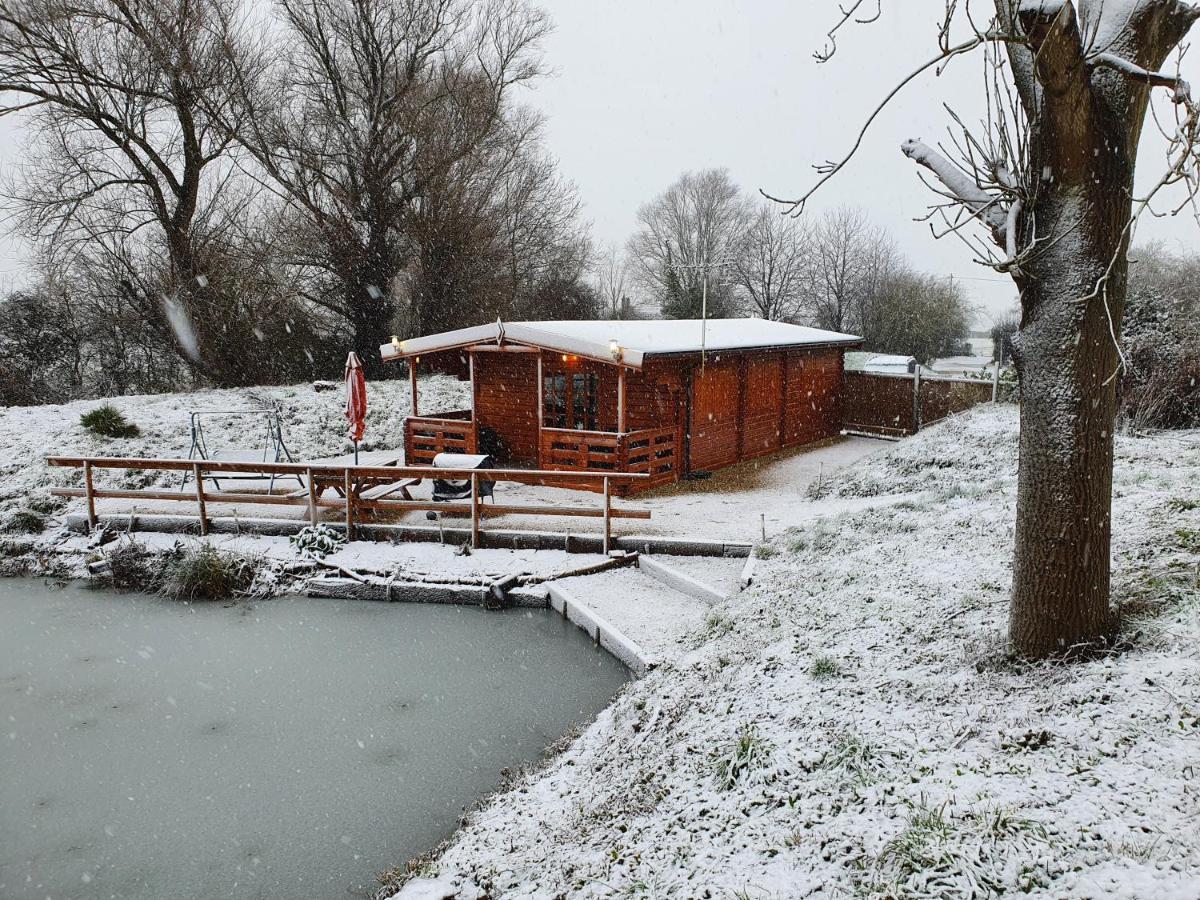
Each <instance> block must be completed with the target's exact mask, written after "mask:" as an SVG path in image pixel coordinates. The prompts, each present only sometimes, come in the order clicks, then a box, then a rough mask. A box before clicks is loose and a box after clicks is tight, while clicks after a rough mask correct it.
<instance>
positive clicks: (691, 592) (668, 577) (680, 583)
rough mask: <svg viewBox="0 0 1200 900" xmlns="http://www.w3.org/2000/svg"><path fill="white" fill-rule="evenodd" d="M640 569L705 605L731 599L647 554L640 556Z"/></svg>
mask: <svg viewBox="0 0 1200 900" xmlns="http://www.w3.org/2000/svg"><path fill="white" fill-rule="evenodd" d="M753 558H754V557H752V556H750V557H747V559H753ZM638 568H639V569H641V570H642V571H643V572H645V573H646V574H647V575H649V576H650V577H651V578H653V579H654V580H655V581H658V582H661V583H662V584H664V585H666V586H667V587H669V588H671V589H672V590H675V591H678V592H679V593H681V594H686V595H687V596H689V597H692V598H694V599H696V600H700V601H703V602H704V603H719V602H720V601H722V600H727V599H729V598H728V597H726V596H725V595H724V594H722V593H721V592H720V591H718V590H717V589H716V588H714V587H713V586H712V585H709V584H705V583H704V582H703V581H700V580H699V579H697V578H693V577H692V576H691V575H689V574H687V572H681V571H680V570H679V569H676V568H675V567H674V566H672V565H668V564H667V563H665V562H663V561H662V560H659V559H655V558H654V557H651V556H646V555H645V554H642V555H641V556H639V557H638Z"/></svg>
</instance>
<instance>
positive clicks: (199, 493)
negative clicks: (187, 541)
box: [192, 463, 208, 535]
mask: <svg viewBox="0 0 1200 900" xmlns="http://www.w3.org/2000/svg"><path fill="white" fill-rule="evenodd" d="M192 477H193V478H194V479H196V505H197V506H198V507H200V534H202V535H206V534H208V507H207V506H206V505H205V502H204V478H203V476H202V474H201V472H200V463H192Z"/></svg>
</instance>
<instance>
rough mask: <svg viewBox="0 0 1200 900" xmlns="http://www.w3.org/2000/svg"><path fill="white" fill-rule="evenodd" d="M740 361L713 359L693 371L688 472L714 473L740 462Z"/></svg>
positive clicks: (734, 358)
mask: <svg viewBox="0 0 1200 900" xmlns="http://www.w3.org/2000/svg"><path fill="white" fill-rule="evenodd" d="M738 368H739V367H738V363H737V358H736V357H730V356H726V357H724V358H721V357H720V356H710V357H709V358H708V362H707V364H706V365H705V366H704V367H703V368H700V367H699V366H697V367H696V368H694V369H693V370H692V391H691V394H692V396H691V409H690V415H689V416H688V434H689V435H690V439H689V441H688V471H689V472H712V471H714V470H716V469H720V468H723V467H724V466H731V465H733V464H734V463H735V462H737V461H738V416H739V415H740V411H739V409H738V400H739V396H738V394H739V390H738V389H739V371H738Z"/></svg>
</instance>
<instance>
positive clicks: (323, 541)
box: [290, 525, 346, 559]
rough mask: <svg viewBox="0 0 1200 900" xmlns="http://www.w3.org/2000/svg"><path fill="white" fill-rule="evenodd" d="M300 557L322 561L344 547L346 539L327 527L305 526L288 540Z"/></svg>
mask: <svg viewBox="0 0 1200 900" xmlns="http://www.w3.org/2000/svg"><path fill="white" fill-rule="evenodd" d="M290 541H291V544H292V546H293V547H295V548H296V549H297V550H298V551H300V554H301V555H302V556H311V557H312V558H313V559H324V558H325V557H326V556H328V555H329V554H330V553H336V552H337V551H338V550H339V549H340V548H341V547H343V546H345V543H346V539H345V538H344V537H342V535H340V534H338V533H337V532H336V531H334V530H333V529H332V528H330V527H329V526H328V525H306V526H304V527H303V528H301V529H300V530H299V531H298V532H296V533H295V534H293V535H292V536H291V538H290Z"/></svg>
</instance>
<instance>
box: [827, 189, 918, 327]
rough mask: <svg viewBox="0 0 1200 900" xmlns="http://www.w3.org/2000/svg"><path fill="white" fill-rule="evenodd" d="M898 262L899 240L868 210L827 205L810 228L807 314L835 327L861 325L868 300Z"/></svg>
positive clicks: (876, 292)
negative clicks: (830, 208)
mask: <svg viewBox="0 0 1200 900" xmlns="http://www.w3.org/2000/svg"><path fill="white" fill-rule="evenodd" d="M900 264H901V263H900V255H899V251H898V250H897V249H896V245H895V242H894V241H893V240H892V238H891V236H890V235H888V234H887V233H886V232H885V231H884V230H883V229H881V228H879V227H878V226H876V225H873V224H872V223H871V221H870V219H869V218H868V217H867V214H866V212H865V211H864V210H862V209H858V208H855V207H845V206H843V207H838V208H837V209H832V210H828V211H827V212H826V213H825V214H824V215H823V216H821V218H820V219H819V220H818V221H817V223H816V225H815V226H813V230H812V252H811V253H810V254H809V259H808V267H807V271H808V279H807V280H808V285H807V289H806V291H805V293H806V298H805V315H806V317H807V318H808V319H809V321H811V322H812V323H813V324H814V325H816V326H817V327H819V328H827V329H829V330H831V331H841V332H850V331H853V330H854V329H861V328H862V323H863V321H864V320H866V319H869V317H870V310H869V307H870V304H871V303H872V301H873V299H874V298H875V297H876V296H877V294H878V292H879V290H880V288H881V287H882V286H883V285H884V284H885V283H886V281H887V279H888V277H889V275H890V274H891V272H892V271H893V270H894V269H897V268H899V267H900Z"/></svg>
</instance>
